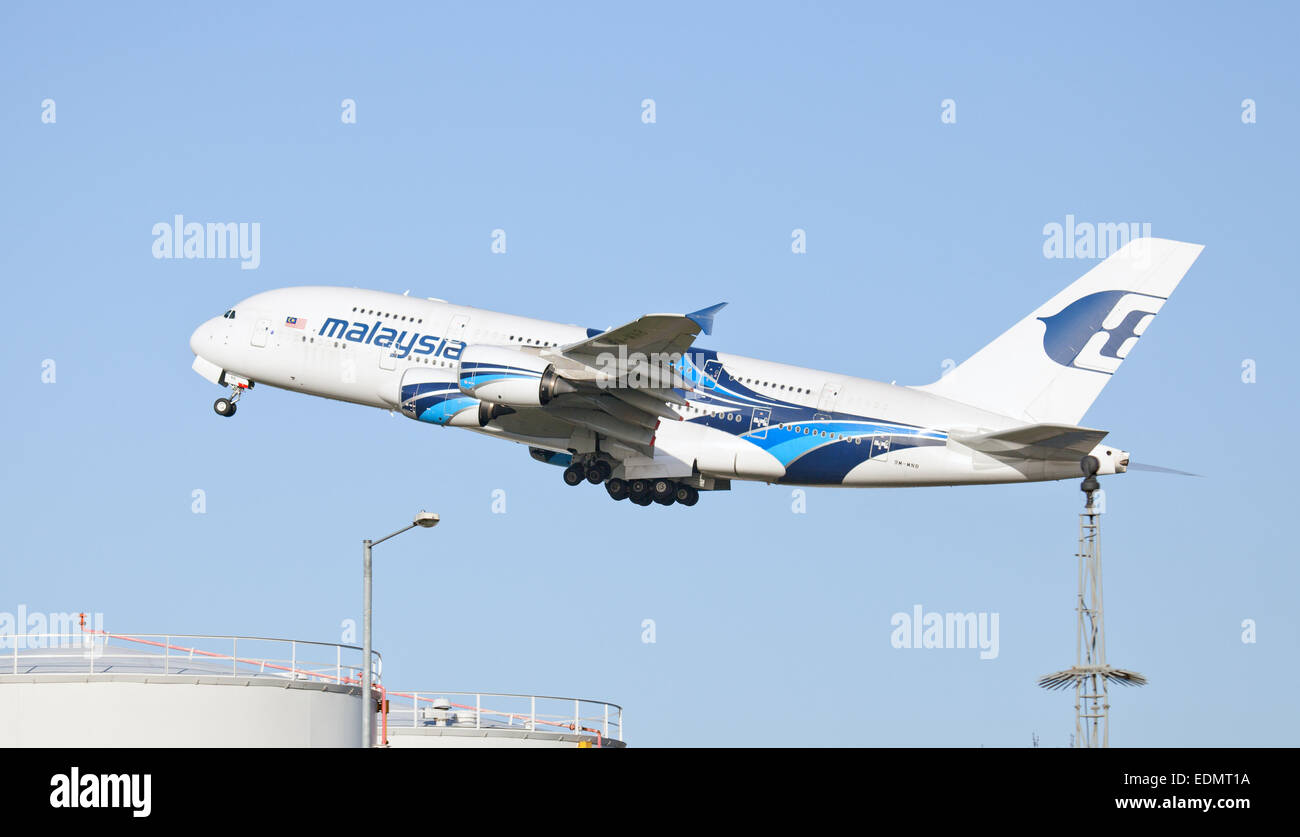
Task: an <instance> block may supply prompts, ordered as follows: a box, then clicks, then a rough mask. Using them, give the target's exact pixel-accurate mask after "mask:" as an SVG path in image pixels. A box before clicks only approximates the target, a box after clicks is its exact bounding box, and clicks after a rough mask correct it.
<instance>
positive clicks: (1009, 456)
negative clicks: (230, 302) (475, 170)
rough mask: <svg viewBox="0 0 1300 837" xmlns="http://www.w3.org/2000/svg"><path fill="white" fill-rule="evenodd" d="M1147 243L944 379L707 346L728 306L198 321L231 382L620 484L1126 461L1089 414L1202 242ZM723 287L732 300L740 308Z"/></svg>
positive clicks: (653, 498)
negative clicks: (564, 320)
mask: <svg viewBox="0 0 1300 837" xmlns="http://www.w3.org/2000/svg"><path fill="white" fill-rule="evenodd" d="M1201 249H1202V248H1201V246H1200V245H1196V244H1187V243H1183V242H1178V241H1169V240H1165V239H1155V238H1146V239H1138V240H1135V241H1132V242H1130V243H1129V244H1127V245H1126V246H1124V247H1123V248H1122V249H1120V250H1119V251H1117V252H1116V253H1115V254H1113V255H1111V256H1110V257H1109V258H1107V259H1106V260H1105V261H1103V262H1101V263H1100V264H1098V265H1096V266H1095V267H1094V268H1093V269H1092V270H1090V271H1088V273H1086V274H1085V275H1084V276H1083V277H1082V278H1080V279H1078V280H1077V281H1075V282H1074V283H1073V284H1071V285H1070V286H1069V287H1067V288H1066V289H1065V290H1063V291H1061V292H1060V293H1058V294H1057V295H1056V296H1053V297H1052V298H1051V299H1049V300H1047V301H1046V302H1044V303H1043V304H1042V305H1040V306H1039V307H1038V308H1037V309H1035V310H1034V311H1033V312H1032V313H1031V314H1029V316H1027V317H1025V318H1024V319H1023V320H1021V321H1019V322H1018V323H1016V324H1015V325H1013V326H1012V327H1011V328H1010V329H1008V330H1007V331H1006V332H1005V333H1003V334H1002V335H1001V336H1000V337H998V338H997V339H996V340H994V341H993V342H992V343H989V344H988V345H987V346H985V347H984V348H983V349H981V350H979V351H978V352H976V353H975V355H973V356H972V357H971V358H970V359H969V360H967V361H966V362H964V363H962V364H960V365H959V366H957V367H956V368H955V369H952V370H951V371H950V372H948V373H947V374H945V375H944V376H942V377H941V378H940V379H939V380H937V381H935V382H934V383H931V384H928V385H925V386H896V385H894V384H886V383H880V382H877V381H871V380H866V379H862V378H855V377H852V376H849V375H844V374H838V373H833V372H823V371H820V370H816V369H805V368H802V367H798V366H790V365H787V364H783V363H778V362H773V361H767V360H757V359H755V358H749V357H742V356H740V355H732V354H725V353H722V352H717V351H713V350H710V349H703V348H697V347H695V346H694V342H695V338H696V337H697V336H698V335H699V334H700V333H701V332H704V333H705V334H710V333H712V326H713V319H714V315H715V314H716V313H717V311H718V309H720V308H721V307H722V304H719V305H715V306H712V307H710V308H706V309H703V310H700V311H696V312H693V313H690V314H647V315H646V316H644V317H641V318H639V319H636V320H633V321H632V322H630V323H627V324H626V325H622V326H619V327H618V328H612V329H608V330H604V331H602V330H598V329H584V328H581V327H578V326H573V325H562V324H560V323H555V322H548V321H545V320H538V319H531V318H528V317H520V316H514V315H510V314H501V313H497V312H494V311H486V310H481V309H476V308H469V307H466V306H463V305H457V304H453V303H449V302H446V301H443V300H439V299H420V298H415V297H411V296H408V295H404V294H395V293H387V292H383V291H372V290H358V289H355V288H338V287H299V288H284V289H280V290H272V291H266V292H265V293H259V294H256V295H255V296H251V297H249V298H248V299H245V300H243V301H242V302H239V303H238V304H236V305H235V306H234V307H232V308H230V309H229V310H227V311H226V312H225V314H223V315H221V316H219V317H214V318H213V319H211V320H208V321H207V322H205V323H203V324H202V325H201V326H199V327H198V329H197V330H196V331H195V332H194V335H193V336H192V337H191V338H190V348H191V349H192V350H193V351H194V355H195V357H194V370H195V371H196V372H198V373H199V374H200V375H202V376H203V377H204V378H206V379H208V380H209V381H211V382H213V383H214V384H218V385H220V386H224V387H229V388H230V391H231V393H230V396H229V397H223V398H219V399H217V401H216V403H215V405H214V409H215V410H216V412H217V414H218V415H221V416H227V417H229V416H233V415H234V414H235V409H236V403H237V402H238V401H239V399H240V396H241V395H242V394H243V393H244V392H245V391H246V390H247V389H249V388H251V387H253V386H254V384H263V385H267V386H272V387H278V388H280V389H285V390H289V391H292V392H301V393H306V394H308V395H315V396H320V397H322V398H333V399H337V400H340V401H348V402H352V403H355V404H362V405H365V406H370V407H379V408H382V409H385V410H400V411H401V412H402V413H403V414H404V415H406V416H407V417H409V418H412V419H415V420H417V421H423V422H428V423H430V424H436V425H440V426H443V427H454V428H463V429H466V430H470V431H472V432H475V433H482V434H486V435H488V436H494V437H497V438H501V439H508V440H510V441H512V442H517V443H520V444H524V445H527V446H528V447H529V449H530V453H531V454H532V456H533V458H534V459H537V460H540V461H542V462H546V463H551V464H554V465H559V466H562V467H563V468H564V481H565V482H566V483H568V484H569V485H578V484H579V483H581V482H583V481H584V480H585V481H587V482H589V483H592V484H597V485H598V484H601V483H604V485H605V488H606V490H607V491H608V492H609V495H610V496H611V497H612V498H614V499H615V500H622V499H625V498H626V499H630V500H631V501H632V502H634V503H636V504H638V505H642V506H645V505H649V504H650V503H651V502H658V503H661V504H663V505H670V504H672V503H674V502H677V503H681V504H683V505H687V506H691V505H694V504H695V503H696V502H697V501H698V499H699V492H701V491H716V490H724V489H729V488H730V487H731V482H732V481H734V480H749V481H755V482H766V483H781V484H788V485H809V486H813V485H817V486H917V485H969V484H987V483H1009V482H1034V481H1043V480H1059V479H1066V478H1070V477H1079V476H1081V474H1082V475H1087V474H1088V473H1089V472H1092V473H1096V474H1118V473H1123V472H1124V471H1125V470H1126V469H1127V467H1128V465H1129V454H1128V453H1127V452H1126V451H1123V450H1120V449H1119V448H1116V447H1113V446H1111V445H1107V444H1104V443H1103V439H1104V438H1105V436H1106V431H1104V430H1094V429H1090V428H1086V427H1080V426H1079V425H1078V423H1079V422H1080V421H1081V420H1082V418H1083V416H1084V413H1085V412H1086V411H1087V410H1088V408H1089V407H1090V406H1091V405H1092V403H1093V401H1094V400H1095V399H1096V398H1097V396H1098V395H1099V394H1100V393H1101V390H1102V388H1103V387H1104V386H1105V385H1106V383H1107V382H1108V381H1109V380H1110V377H1111V375H1113V374H1114V373H1115V371H1116V370H1117V369H1119V366H1120V364H1121V363H1122V362H1123V360H1124V359H1125V358H1126V357H1127V356H1128V354H1129V352H1130V351H1131V350H1132V348H1133V346H1134V345H1135V344H1136V343H1137V341H1138V338H1139V337H1140V336H1141V335H1142V334H1143V332H1144V331H1145V330H1146V328H1147V326H1148V324H1149V323H1150V322H1151V320H1152V319H1153V318H1154V316H1155V315H1156V313H1157V312H1158V311H1159V310H1160V308H1161V306H1162V305H1163V304H1164V302H1165V300H1166V299H1167V298H1168V297H1169V295H1170V294H1171V293H1172V292H1173V290H1174V288H1175V287H1176V286H1177V285H1178V283H1179V281H1180V280H1181V279H1182V278H1183V275H1184V274H1185V273H1186V272H1187V271H1188V269H1189V268H1190V267H1191V265H1192V263H1193V262H1194V261H1195V260H1196V258H1197V256H1198V255H1199V254H1200V252H1201ZM723 304H725V303H723Z"/></svg>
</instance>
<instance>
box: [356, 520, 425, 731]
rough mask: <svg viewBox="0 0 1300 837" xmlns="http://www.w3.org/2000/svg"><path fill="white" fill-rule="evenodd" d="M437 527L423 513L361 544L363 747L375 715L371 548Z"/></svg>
mask: <svg viewBox="0 0 1300 837" xmlns="http://www.w3.org/2000/svg"><path fill="white" fill-rule="evenodd" d="M437 525H438V515H437V514H435V513H434V512H426V511H422V512H420V513H419V514H417V515H416V516H415V519H414V520H412V521H411V523H410V525H408V526H403V527H402V528H401V529H398V530H397V531H396V532H394V533H392V534H391V535H384V536H383V537H382V538H380V539H379V540H377V541H369V540H366V541H362V542H361V551H362V554H363V555H364V556H365V558H364V561H363V564H364V574H365V584H364V587H365V593H364V596H365V604H364V605H363V607H362V612H363V614H364V619H363V621H364V623H365V627H364V628H363V629H362V634H363V635H364V639H363V640H362V646H363V647H362V651H361V654H362V660H361V746H362V747H370V746H371V744H372V742H371V735H370V726H371V724H372V723H373V721H374V713H373V712H372V711H371V708H370V548H371V547H372V546H374V545H375V544H380V543H383V542H384V541H386V540H388V539H389V538H395V537H397V536H398V535H400V534H402V533H403V532H406V531H408V530H410V529H414V528H415V527H416V526H419V527H421V528H422V529H432V528H433V527H434V526H437Z"/></svg>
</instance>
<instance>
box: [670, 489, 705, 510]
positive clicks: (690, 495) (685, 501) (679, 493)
mask: <svg viewBox="0 0 1300 837" xmlns="http://www.w3.org/2000/svg"><path fill="white" fill-rule="evenodd" d="M673 498H674V499H675V500H677V502H679V503H681V504H682V505H683V506H693V505H695V504H696V503H698V502H700V492H699V490H698V489H697V488H695V486H693V485H679V486H677V490H676V491H674V492H673Z"/></svg>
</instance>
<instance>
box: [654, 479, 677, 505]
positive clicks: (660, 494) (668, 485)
mask: <svg viewBox="0 0 1300 837" xmlns="http://www.w3.org/2000/svg"><path fill="white" fill-rule="evenodd" d="M676 487H677V483H675V482H673V481H672V480H664V479H658V480H653V481H651V483H650V493H651V495H653V496H654V498H655V502H657V503H664V505H665V506H666V505H668V504H669V503H671V502H672V501H673V489H675V488H676ZM665 500H667V501H668V502H666V503H665V502H664V501H665Z"/></svg>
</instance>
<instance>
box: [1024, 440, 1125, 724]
mask: <svg viewBox="0 0 1300 837" xmlns="http://www.w3.org/2000/svg"><path fill="white" fill-rule="evenodd" d="M1080 465H1081V466H1082V468H1083V473H1084V475H1085V477H1084V480H1083V484H1082V485H1081V486H1080V488H1081V490H1082V491H1083V493H1084V496H1085V497H1086V498H1087V501H1086V503H1085V504H1084V508H1083V512H1082V513H1081V514H1080V515H1079V550H1078V552H1076V553H1075V555H1076V557H1077V558H1078V565H1079V595H1078V598H1077V600H1076V604H1075V612H1076V615H1077V620H1076V625H1075V630H1076V633H1075V652H1074V666H1073V667H1071V668H1068V669H1066V670H1064V671H1058V672H1056V673H1054V674H1047V675H1044V676H1043V677H1040V678H1039V679H1038V685H1039V686H1042V687H1043V688H1044V689H1054V690H1055V689H1064V688H1066V687H1067V686H1070V685H1073V686H1074V746H1075V747H1109V746H1110V694H1109V691H1108V687H1109V685H1110V683H1112V682H1115V683H1119V684H1122V685H1125V686H1143V685H1146V682H1147V679H1146V678H1145V677H1143V676H1142V675H1141V674H1138V673H1137V672H1136V671H1128V670H1126V669H1122V668H1113V667H1112V666H1111V665H1110V664H1109V663H1107V662H1106V617H1105V610H1104V607H1103V599H1102V592H1101V509H1100V508H1098V507H1097V506H1095V505H1094V504H1093V493H1094V492H1095V491H1096V490H1097V489H1098V488H1099V487H1100V484H1099V483H1098V482H1097V470H1098V468H1099V467H1100V464H1099V463H1098V462H1097V460H1096V458H1095V457H1092V456H1085V457H1084V458H1083V461H1082V462H1081V463H1080Z"/></svg>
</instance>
